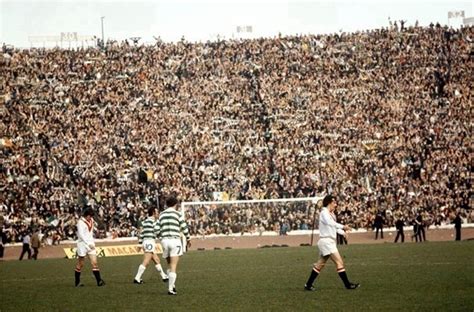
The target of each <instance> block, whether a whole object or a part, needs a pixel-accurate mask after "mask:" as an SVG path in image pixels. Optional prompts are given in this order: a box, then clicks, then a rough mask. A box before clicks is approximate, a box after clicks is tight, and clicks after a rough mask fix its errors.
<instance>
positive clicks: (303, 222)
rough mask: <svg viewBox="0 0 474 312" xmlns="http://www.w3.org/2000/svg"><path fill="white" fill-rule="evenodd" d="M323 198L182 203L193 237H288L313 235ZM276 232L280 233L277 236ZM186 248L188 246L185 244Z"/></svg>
mask: <svg viewBox="0 0 474 312" xmlns="http://www.w3.org/2000/svg"><path fill="white" fill-rule="evenodd" d="M322 199H323V197H322V196H316V197H298V198H279V199H252V200H222V201H195V202H182V203H181V211H182V213H183V215H184V216H185V218H186V220H187V221H188V226H189V227H190V231H191V233H192V235H197V236H207V235H217V236H219V235H223V236H224V235H235V234H236V233H238V234H239V235H244V234H245V235H269V233H273V235H286V234H287V232H290V231H295V230H296V231H299V232H300V233H308V232H311V244H312V240H313V231H314V221H315V215H316V212H317V210H318V209H317V207H316V204H317V203H318V201H320V200H322ZM275 233H277V234H275ZM183 245H185V244H183Z"/></svg>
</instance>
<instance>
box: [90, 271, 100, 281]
mask: <svg viewBox="0 0 474 312" xmlns="http://www.w3.org/2000/svg"><path fill="white" fill-rule="evenodd" d="M92 273H94V276H95V280H96V281H97V284H99V282H100V281H101V280H102V279H101V278H100V271H99V270H92Z"/></svg>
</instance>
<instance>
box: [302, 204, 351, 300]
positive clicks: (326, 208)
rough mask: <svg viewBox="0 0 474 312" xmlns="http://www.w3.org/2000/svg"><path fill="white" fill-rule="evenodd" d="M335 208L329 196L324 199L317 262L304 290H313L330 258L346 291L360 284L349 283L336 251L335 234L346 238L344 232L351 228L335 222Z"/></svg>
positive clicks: (342, 263)
mask: <svg viewBox="0 0 474 312" xmlns="http://www.w3.org/2000/svg"><path fill="white" fill-rule="evenodd" d="M336 206H337V203H336V201H335V199H334V198H333V197H332V196H331V195H327V196H326V197H324V199H323V209H322V210H321V214H320V215H319V242H318V248H319V260H318V262H316V263H315V264H314V265H313V270H312V271H311V274H310V276H309V278H308V281H307V282H306V285H304V289H305V290H309V291H312V290H315V288H314V287H313V283H314V280H315V279H316V277H318V275H319V273H320V272H321V270H322V269H323V267H324V266H325V265H326V262H327V261H328V259H329V258H331V260H332V261H333V262H334V264H335V265H336V270H337V273H338V274H339V277H340V278H341V279H342V281H343V282H344V286H345V287H346V288H347V289H356V288H358V287H359V286H360V284H357V283H351V282H349V279H348V278H347V274H346V269H345V268H344V261H343V260H342V257H341V255H340V254H339V251H338V250H337V245H336V237H337V234H341V235H344V236H346V232H348V231H350V230H351V228H350V227H349V226H348V225H342V224H340V223H337V222H336V215H335V214H334V211H335V210H336Z"/></svg>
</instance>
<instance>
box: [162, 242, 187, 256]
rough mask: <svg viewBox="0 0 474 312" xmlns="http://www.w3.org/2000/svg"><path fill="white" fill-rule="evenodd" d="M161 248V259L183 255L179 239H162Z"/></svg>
mask: <svg viewBox="0 0 474 312" xmlns="http://www.w3.org/2000/svg"><path fill="white" fill-rule="evenodd" d="M161 247H163V258H168V257H179V256H182V255H183V245H182V244H181V239H179V238H163V239H162V240H161Z"/></svg>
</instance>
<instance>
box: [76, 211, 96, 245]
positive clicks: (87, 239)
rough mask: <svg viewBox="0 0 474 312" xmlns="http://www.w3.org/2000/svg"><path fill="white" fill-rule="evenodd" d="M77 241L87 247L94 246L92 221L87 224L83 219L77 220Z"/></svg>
mask: <svg viewBox="0 0 474 312" xmlns="http://www.w3.org/2000/svg"><path fill="white" fill-rule="evenodd" d="M77 241H78V242H83V243H86V244H87V245H91V244H92V245H93V244H94V220H91V221H90V222H89V221H87V220H86V219H85V218H84V217H82V218H80V219H79V221H78V222H77Z"/></svg>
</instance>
